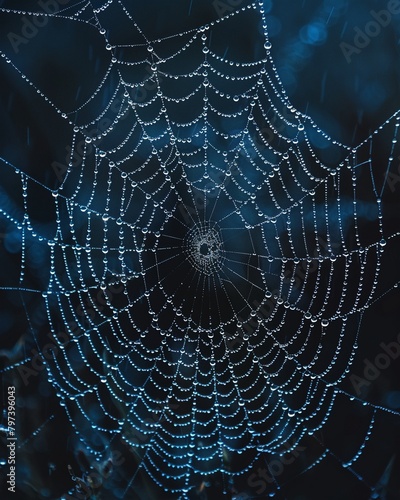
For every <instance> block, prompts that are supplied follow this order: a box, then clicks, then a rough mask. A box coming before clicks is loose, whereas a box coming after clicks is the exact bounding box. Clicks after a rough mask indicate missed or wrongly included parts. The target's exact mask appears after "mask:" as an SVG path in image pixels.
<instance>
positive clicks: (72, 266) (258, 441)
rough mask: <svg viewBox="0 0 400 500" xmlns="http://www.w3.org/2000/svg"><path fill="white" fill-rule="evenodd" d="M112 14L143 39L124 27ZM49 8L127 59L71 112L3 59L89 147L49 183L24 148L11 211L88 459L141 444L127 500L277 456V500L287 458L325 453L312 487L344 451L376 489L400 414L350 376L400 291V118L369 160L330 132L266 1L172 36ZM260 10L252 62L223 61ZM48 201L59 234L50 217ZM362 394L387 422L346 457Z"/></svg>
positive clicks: (90, 5) (367, 145) (372, 141)
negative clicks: (327, 434)
mask: <svg viewBox="0 0 400 500" xmlns="http://www.w3.org/2000/svg"><path fill="white" fill-rule="evenodd" d="M2 11H3V12H4V11H6V12H8V13H10V12H12V11H10V10H6V9H2ZM110 12H111V13H113V14H115V13H117V15H118V16H119V17H120V18H121V19H123V22H124V23H127V25H129V26H130V29H131V39H129V37H126V38H127V39H124V36H122V35H121V37H119V36H117V34H116V33H110V32H109V31H107V30H106V29H105V28H104V25H106V24H107V23H106V16H107V15H108V14H109V13H110ZM32 15H40V16H41V17H44V16H45V15H44V14H43V13H41V14H32ZM46 16H47V14H46ZM49 16H50V17H55V18H59V19H60V20H61V21H62V20H70V21H71V20H73V21H76V22H79V23H82V22H83V23H86V24H88V25H91V26H93V27H94V28H95V29H96V30H98V33H99V36H100V37H101V40H102V43H103V44H104V46H105V47H106V50H107V51H108V54H109V58H108V60H107V65H108V68H107V70H106V71H105V73H104V77H103V78H102V80H101V82H100V84H99V85H98V87H97V89H96V90H95V91H94V92H93V93H92V95H90V97H89V98H88V99H87V100H86V101H85V102H84V103H83V104H82V105H81V106H79V107H78V108H77V109H71V110H69V109H64V108H63V107H62V105H59V104H56V101H53V100H52V99H50V98H49V97H48V96H47V95H46V93H45V92H44V91H42V89H41V88H40V87H38V86H37V85H36V83H35V81H33V80H32V79H30V78H29V77H28V76H27V75H26V74H25V73H23V71H22V70H21V69H20V68H19V67H18V65H17V64H16V62H14V60H13V58H12V57H9V56H7V55H6V54H5V53H2V54H1V55H2V57H3V60H4V61H5V62H6V63H7V64H8V65H9V66H10V67H11V68H12V70H13V71H14V72H17V74H18V76H19V77H20V78H21V79H22V80H23V84H24V85H25V86H27V87H30V88H32V89H34V91H35V92H36V93H37V95H38V96H39V99H40V100H41V101H42V102H43V105H44V106H47V107H50V108H51V110H52V111H54V112H56V113H57V114H59V115H61V117H62V119H63V120H64V121H65V124H66V126H67V129H68V130H69V134H70V137H71V140H70V148H69V152H70V157H69V162H68V164H67V165H63V164H61V163H59V162H56V163H54V164H53V170H54V172H53V173H54V175H53V177H52V181H51V182H48V183H45V182H42V180H40V179H39V178H36V177H35V175H32V174H31V173H27V172H25V171H24V169H23V168H21V167H16V166H15V165H14V164H13V163H12V162H10V161H8V160H7V158H2V163H3V168H9V169H11V170H13V171H14V172H15V174H14V175H15V177H16V178H17V181H13V182H14V183H16V184H18V186H19V192H20V193H21V195H22V196H21V200H22V201H21V203H22V205H23V210H16V209H14V208H13V207H10V206H9V205H8V206H7V204H6V203H5V204H3V206H2V207H1V208H0V213H1V214H2V217H3V219H4V220H5V222H6V224H7V227H12V228H13V229H12V230H13V231H14V232H15V231H16V232H17V233H18V235H19V240H20V242H21V250H20V275H19V282H18V284H17V285H15V284H14V287H15V286H16V289H17V290H18V291H20V292H21V294H23V293H27V292H30V293H32V292H40V293H41V295H42V300H43V302H44V304H45V307H46V313H47V318H48V322H49V325H50V328H51V332H52V335H53V337H54V339H56V341H57V345H58V348H59V350H58V352H57V354H55V353H54V352H52V353H50V354H49V355H47V356H44V354H43V362H44V363H45V367H46V373H47V377H48V381H49V382H50V383H51V385H52V386H53V387H54V389H55V391H56V393H57V399H58V403H59V405H60V406H61V407H62V408H63V409H64V411H65V414H66V416H67V418H68V420H69V422H70V425H71V427H72V428H73V430H74V431H75V433H76V436H77V439H79V443H80V446H81V447H82V449H84V450H85V452H87V453H88V455H90V456H91V457H94V459H95V460H96V461H97V462H99V463H100V462H101V461H103V460H104V459H106V458H107V457H108V456H109V450H110V446H111V447H113V446H114V444H115V443H116V442H117V441H118V442H120V441H122V442H123V443H124V445H125V446H126V448H127V449H129V450H130V452H131V453H132V455H134V456H135V459H136V460H137V461H138V465H137V467H136V470H135V472H134V473H133V474H132V473H131V474H130V476H129V477H126V481H125V484H124V486H123V488H122V490H120V493H119V498H131V497H130V495H131V492H132V491H133V489H134V488H135V486H136V482H137V481H139V476H140V474H141V473H143V471H144V472H145V474H146V475H148V476H149V477H150V478H151V480H152V481H153V482H154V483H156V484H157V485H158V486H159V487H160V488H162V489H163V490H165V491H166V492H170V493H171V494H173V495H175V496H174V497H178V496H179V497H180V498H187V497H188V495H190V494H191V492H192V491H193V489H194V488H195V487H196V486H198V485H199V484H201V483H202V481H206V480H208V481H214V480H215V481H217V480H218V481H221V484H222V489H223V491H224V493H226V494H230V493H231V492H232V491H234V489H233V488H234V485H235V484H236V483H235V482H236V481H237V480H238V478H240V477H243V475H246V474H249V473H250V472H251V471H252V470H254V467H255V466H256V464H258V463H260V461H261V462H262V463H264V464H266V466H267V468H268V470H269V471H270V473H271V475H272V476H273V481H271V484H268V485H267V486H268V491H267V493H268V494H270V495H271V496H273V495H274V494H275V493H277V492H279V490H281V489H282V488H283V489H284V487H285V485H286V483H287V481H290V478H289V479H288V478H287V477H286V475H282V477H281V476H278V475H277V474H275V475H274V474H273V471H272V470H271V468H270V466H269V464H270V462H271V457H277V456H281V457H282V456H284V455H285V454H288V453H294V452H295V451H296V449H298V447H299V446H304V445H305V446H308V447H309V448H311V447H312V448H313V450H312V453H311V454H310V456H308V457H307V460H305V461H302V463H301V464H299V465H298V471H297V474H298V475H302V474H305V473H306V472H308V471H310V470H312V469H313V468H314V467H318V466H320V465H321V464H322V463H323V462H324V461H327V460H334V461H336V462H337V463H339V464H340V465H341V466H342V467H343V468H345V469H346V471H347V473H348V474H350V475H352V476H353V477H354V478H355V479H356V480H357V481H359V482H360V483H363V486H364V487H365V488H366V489H367V490H368V491H369V492H370V493H371V494H372V495H374V494H375V492H376V491H377V490H376V488H377V486H376V485H375V484H367V482H366V481H365V480H364V478H363V475H362V473H360V472H358V470H359V469H358V464H359V462H360V461H361V460H362V457H363V455H364V454H365V453H366V452H367V451H368V446H369V440H370V438H371V435H372V434H373V432H374V429H375V425H376V420H377V419H378V418H379V417H380V415H382V414H387V413H392V414H393V415H396V416H397V415H398V413H397V412H396V411H394V410H391V409H388V408H385V407H383V406H380V405H376V404H373V403H370V402H368V401H365V400H363V399H362V398H360V397H357V396H354V395H353V394H352V393H350V392H349V391H347V390H346V389H345V388H344V387H345V385H344V384H343V381H344V380H345V379H346V378H347V377H348V375H349V373H350V370H351V366H352V363H353V360H354V358H355V356H356V353H357V350H358V346H359V332H360V329H361V325H362V321H363V316H364V314H365V312H366V311H367V310H368V309H369V307H370V306H371V305H373V304H374V303H375V302H376V301H377V300H378V299H379V298H380V297H381V296H383V295H385V294H386V293H388V292H389V291H390V290H392V289H393V288H394V287H396V286H397V282H393V283H391V284H389V285H388V284H387V283H386V284H385V286H384V287H382V286H381V285H380V280H381V269H382V262H383V259H384V256H385V252H386V251H387V249H388V247H390V245H391V244H392V243H393V242H394V241H395V240H396V239H397V238H398V236H399V234H400V233H399V232H398V231H397V229H398V228H393V227H391V226H389V227H388V228H387V227H386V225H385V218H384V217H383V212H384V209H383V205H384V203H383V200H384V195H385V188H386V189H387V182H386V180H387V175H388V172H389V170H390V167H391V165H392V164H393V162H394V158H396V156H397V154H396V150H397V137H398V128H399V124H400V122H399V120H400V117H399V115H398V113H395V114H394V115H393V116H391V117H390V118H389V119H388V120H387V121H386V122H385V123H384V124H383V125H382V126H381V127H380V128H379V129H378V130H377V131H375V132H374V133H373V134H372V135H370V136H369V137H368V138H367V139H366V140H365V141H364V142H363V143H362V144H360V145H359V146H358V147H355V148H354V147H353V148H352V147H349V146H346V145H344V144H341V143H339V142H338V141H336V140H334V139H332V138H331V137H330V136H329V135H328V134H326V133H324V132H323V131H322V130H321V129H320V128H319V127H318V126H317V125H316V123H314V121H313V120H312V119H311V118H310V117H309V116H307V115H306V114H303V113H301V112H299V111H298V110H297V109H295V107H294V106H293V105H292V104H291V103H290V101H289V99H288V97H287V96H286V93H285V90H284V88H283V85H282V83H281V80H280V78H279V75H278V73H277V71H276V68H275V66H274V63H273V60H272V56H271V43H270V40H269V37H268V33H267V25H266V21H265V12H264V7H263V4H262V3H259V2H254V3H249V4H248V5H244V6H243V7H240V8H238V9H237V10H235V11H234V12H232V13H231V14H228V15H227V16H225V17H222V18H221V19H218V20H216V21H211V22H209V23H208V24H204V25H203V26H201V27H200V28H196V29H189V30H188V31H185V32H182V33H178V34H176V35H171V36H167V37H164V38H159V39H152V40H150V39H148V38H147V36H146V34H145V33H144V31H142V29H141V28H140V26H139V25H138V23H137V22H136V20H135V16H134V15H133V14H132V13H131V12H130V10H129V4H128V3H126V2H122V1H120V0H114V1H109V2H107V3H104V4H101V3H100V2H79V3H76V4H74V5H72V6H69V7H65V9H62V10H61V11H60V12H58V13H57V14H54V15H49ZM260 20H261V23H262V28H263V33H262V34H260V35H259V37H258V38H259V39H258V40H257V42H256V43H255V44H254V47H253V50H252V52H253V54H252V57H251V58H250V57H249V53H248V51H246V53H245V54H242V56H240V54H239V56H238V58H236V59H231V58H230V57H228V55H227V54H223V53H221V52H220V51H219V50H218V48H219V46H220V45H222V44H221V43H220V42H221V40H222V39H223V38H224V37H226V36H227V33H232V32H233V31H234V30H235V29H237V28H238V27H240V23H241V22H246V23H258V22H259V21H260ZM121 22H122V21H121ZM78 146H79V147H80V152H79V154H78V153H77V150H78V149H77V148H78ZM378 149H379V151H382V150H383V151H385V154H386V156H385V162H384V168H383V170H384V171H385V172H386V174H385V175H384V176H382V175H381V173H382V164H379V170H378V165H377V164H376V163H375V162H374V161H373V158H374V154H376V151H377V150H378ZM32 193H35V195H37V194H38V193H40V196H42V197H43V199H44V200H45V204H46V207H47V209H48V210H49V211H50V212H51V213H52V214H53V224H52V228H51V230H47V231H43V230H41V228H40V227H37V225H36V223H35V220H34V218H33V217H32V216H31V209H30V201H29V200H30V198H31V196H33V194H32ZM32 241H35V242H36V243H38V244H39V245H40V248H41V252H42V255H44V256H45V265H44V266H43V270H42V272H43V276H42V282H43V287H42V288H41V289H38V290H30V289H29V286H28V285H27V282H26V276H25V274H26V269H27V268H28V267H29V261H28V260H27V257H26V255H27V248H28V246H29V244H30V242H32ZM26 312H27V314H28V316H29V315H30V314H31V313H29V311H28V310H26ZM59 332H64V333H65V334H66V338H67V341H65V337H64V338H61V337H60V334H59ZM31 333H32V336H33V339H34V341H35V342H36V345H37V346H38V347H39V349H40V350H41V351H42V349H43V346H44V341H43V338H42V337H41V336H40V335H38V334H37V332H35V330H34V329H33V330H32V332H31ZM31 359H32V357H27V358H24V359H23V360H22V361H19V362H18V363H14V364H10V365H9V366H7V367H5V368H4V370H3V371H9V370H11V369H18V367H21V366H25V365H28V364H29V362H30V361H31ZM344 404H348V405H349V406H350V407H354V406H357V407H363V415H364V419H365V420H366V421H367V424H366V425H364V426H363V428H362V436H360V437H359V438H357V439H355V441H354V443H353V446H352V449H350V450H347V452H346V453H343V454H338V453H337V452H336V451H335V450H334V448H333V447H331V446H327V445H326V444H325V443H324V442H323V440H321V439H320V438H319V437H318V436H319V434H318V433H319V432H321V431H323V430H324V428H325V427H326V426H327V425H329V422H330V420H331V419H332V418H333V417H332V415H333V414H334V413H335V411H336V408H337V407H338V406H339V407H340V408H341V407H342V406H343V405H344ZM305 443H306V444H305ZM215 478H220V479H215ZM70 493H72V490H71V491H70ZM377 494H378V493H376V495H377ZM238 498H239V497H238Z"/></svg>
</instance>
